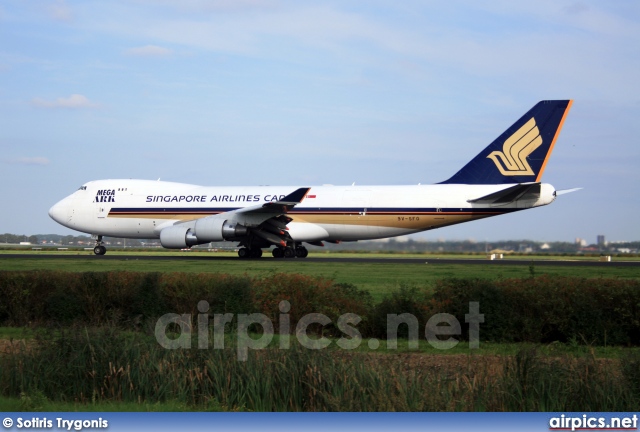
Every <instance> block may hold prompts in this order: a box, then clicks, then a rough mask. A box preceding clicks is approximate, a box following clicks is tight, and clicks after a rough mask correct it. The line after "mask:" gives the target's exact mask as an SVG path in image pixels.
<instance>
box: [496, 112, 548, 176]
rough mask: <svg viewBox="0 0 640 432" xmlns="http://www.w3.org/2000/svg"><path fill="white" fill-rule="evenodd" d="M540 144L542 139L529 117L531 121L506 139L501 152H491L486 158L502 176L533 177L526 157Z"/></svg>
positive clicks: (534, 122) (533, 121) (533, 120)
mask: <svg viewBox="0 0 640 432" xmlns="http://www.w3.org/2000/svg"><path fill="white" fill-rule="evenodd" d="M541 144H542V137H541V136H540V131H539V130H538V126H537V125H536V120H535V119H534V118H533V117H531V120H529V121H528V122H526V123H525V124H524V125H523V126H522V127H521V128H520V129H518V130H517V131H516V132H515V133H514V134H513V135H511V136H510V137H509V138H507V140H506V141H505V142H504V145H503V146H502V151H501V152H499V151H494V152H491V154H490V155H489V156H487V158H489V159H491V160H492V161H493V163H495V164H496V167H497V168H498V169H499V170H500V173H502V175H504V176H519V175H534V174H535V173H534V172H533V170H532V169H531V166H529V162H527V157H528V156H529V155H530V154H531V153H533V151H534V150H535V149H537V148H538V147H540V145H541ZM498 159H500V160H498ZM501 161H502V163H501ZM503 165H504V167H503Z"/></svg>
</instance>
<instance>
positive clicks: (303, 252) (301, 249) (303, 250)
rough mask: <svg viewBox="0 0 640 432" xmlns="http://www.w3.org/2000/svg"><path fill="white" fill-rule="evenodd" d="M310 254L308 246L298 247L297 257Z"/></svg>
mask: <svg viewBox="0 0 640 432" xmlns="http://www.w3.org/2000/svg"><path fill="white" fill-rule="evenodd" d="M307 255H309V251H308V250H307V248H306V247H303V246H300V247H297V248H296V257H298V258H306V257H307Z"/></svg>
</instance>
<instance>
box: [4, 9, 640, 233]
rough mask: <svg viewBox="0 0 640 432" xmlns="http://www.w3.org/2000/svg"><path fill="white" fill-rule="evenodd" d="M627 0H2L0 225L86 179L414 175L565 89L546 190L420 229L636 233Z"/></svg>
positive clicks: (639, 35) (632, 53)
mask: <svg viewBox="0 0 640 432" xmlns="http://www.w3.org/2000/svg"><path fill="white" fill-rule="evenodd" d="M639 76H640V3H638V2H623V1H620V2H617V1H611V2H596V1H555V0H554V1H551V0H541V1H538V2H512V1H506V0H505V1H502V0H500V1H492V2H475V1H459V2H442V1H433V2H431V1H421V2H412V1H405V2H392V1H375V0H374V1H368V2H361V1H360V2H351V1H335V2H330V1H329V2H300V1H295V2H294V1H280V0H265V1H260V0H210V1H204V0H180V1H172V0H130V1H118V0H111V1H91V0H83V1H70V0H66V1H65V0H29V1H25V0H6V1H4V2H2V3H1V4H0V150H1V154H0V176H1V177H0V178H1V180H2V181H1V182H0V194H1V196H2V200H3V205H2V213H1V216H0V231H2V232H11V233H17V234H22V233H24V234H27V235H30V234H39V233H60V234H66V233H69V232H70V231H69V230H67V229H65V228H63V227H61V226H58V225H57V224H56V223H55V222H53V221H52V220H50V219H49V217H48V215H47V210H48V209H49V207H50V206H51V205H53V204H54V203H55V202H56V201H58V200H59V199H61V198H63V197H64V196H66V195H68V194H70V193H71V192H73V191H74V190H75V189H77V188H78V187H79V186H80V185H81V184H82V183H84V182H86V181H88V180H93V179H103V178H147V179H157V178H162V179H163V180H171V181H179V182H185V183H194V184H202V185H258V184H259V185H262V184H271V185H296V186H313V185H319V184H325V183H330V184H336V185H339V184H351V183H353V182H356V184H417V183H423V184H425V183H435V182H439V181H442V180H445V179H447V178H449V177H450V176H451V175H452V174H454V173H455V172H456V171H457V170H458V169H459V168H461V167H462V166H463V165H464V164H466V162H468V161H469V160H470V159H471V158H472V157H473V156H475V155H476V154H477V153H478V152H480V151H481V150H482V149H483V148H484V147H485V146H486V145H487V144H488V143H489V142H491V141H492V140H493V139H494V138H496V137H497V136H498V135H499V134H500V133H501V132H502V131H503V130H504V129H506V128H507V127H508V126H509V125H511V123H513V122H514V121H515V120H517V119H518V118H519V117H520V116H521V115H522V114H524V113H525V112H526V111H527V110H528V109H529V108H530V107H532V106H533V105H534V104H535V103H536V102H537V101H539V100H542V99H567V98H571V99H574V104H573V107H572V109H571V112H570V113H569V116H568V118H567V121H566V123H565V127H564V129H563V131H562V133H561V135H560V138H559V140H558V142H557V144H556V147H555V150H554V153H553V156H552V158H551V159H550V162H549V163H548V165H547V169H546V172H545V176H544V177H543V181H545V182H548V183H551V184H553V185H554V186H555V187H556V188H557V189H568V188H573V187H584V189H583V190H581V191H579V192H576V193H573V194H569V195H565V196H562V197H560V198H559V199H558V200H557V201H556V202H555V203H553V204H552V205H551V206H547V207H543V208H540V209H534V210H530V211H527V212H521V213H516V214H512V215H506V216H501V217H498V218H492V219H487V220H483V221H477V222H473V223H469V224H463V225H458V226H453V227H448V228H444V229H440V230H436V231H433V232H430V233H426V234H420V235H417V236H416V238H426V239H437V238H447V239H466V238H474V239H476V240H478V241H484V240H499V239H519V238H528V239H535V240H566V241H573V240H574V239H575V238H576V237H582V238H586V239H587V240H588V241H590V242H595V237H596V235H597V234H604V235H606V237H607V239H608V240H638V239H640V225H639V224H638V222H637V221H638V215H640V199H638V191H637V187H638V185H639V184H640V174H639V170H638V166H639V165H640V146H639V145H638V139H639V138H638V137H640V121H638V119H640V86H639V85H638V77H639Z"/></svg>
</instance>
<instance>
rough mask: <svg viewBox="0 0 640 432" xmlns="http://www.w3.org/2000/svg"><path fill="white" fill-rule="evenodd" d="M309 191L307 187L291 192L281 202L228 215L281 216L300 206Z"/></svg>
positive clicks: (244, 209) (272, 202)
mask: <svg viewBox="0 0 640 432" xmlns="http://www.w3.org/2000/svg"><path fill="white" fill-rule="evenodd" d="M310 190H311V188H308V187H307V188H300V189H296V190H295V191H293V192H291V193H290V194H289V195H287V196H286V197H284V198H282V199H281V200H278V201H271V202H268V203H265V204H261V205H257V206H251V207H244V208H241V209H238V210H235V211H233V212H229V213H235V214H238V215H240V214H242V215H258V214H261V215H270V217H271V216H274V215H281V214H284V213H287V212H288V211H289V210H290V209H292V208H293V207H295V206H296V205H298V204H300V203H301V202H302V200H303V199H304V198H305V197H306V196H307V194H308V193H309V191H310Z"/></svg>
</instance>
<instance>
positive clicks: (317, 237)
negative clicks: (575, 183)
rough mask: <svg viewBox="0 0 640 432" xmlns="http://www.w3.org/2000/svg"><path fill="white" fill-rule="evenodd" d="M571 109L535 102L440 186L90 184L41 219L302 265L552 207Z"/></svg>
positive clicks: (100, 246)
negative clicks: (324, 250) (319, 249)
mask: <svg viewBox="0 0 640 432" xmlns="http://www.w3.org/2000/svg"><path fill="white" fill-rule="evenodd" d="M572 103H573V101H572V100H547V101H541V102H539V103H537V104H536V105H535V106H534V107H533V108H531V109H530V110H529V111H528V112H527V113H526V114H524V115H523V116H522V117H521V118H520V119H519V120H518V121H516V122H515V123H514V124H513V125H512V126H511V127H510V128H509V129H507V130H506V131H505V132H503V133H502V134H501V135H500V136H499V137H498V138H497V139H495V140H494V141H493V142H492V143H491V144H490V145H489V146H488V147H486V148H485V149H484V150H482V151H481V152H480V153H479V154H478V155H477V156H476V157H474V158H473V159H472V160H471V161H470V162H469V163H467V164H466V165H465V166H464V167H463V168H462V169H460V170H459V171H458V172H457V173H456V174H454V175H453V176H452V177H451V178H449V179H448V180H445V181H443V182H440V183H437V184H432V185H420V184H419V185H407V186H355V185H352V186H313V187H285V186H236V187H205V186H196V185H190V184H182V183H173V182H165V181H160V180H159V179H158V181H152V180H131V179H130V180H126V179H121V180H97V181H90V182H87V183H85V184H83V185H82V186H81V187H80V188H79V189H78V190H76V191H75V192H74V193H73V194H71V195H69V196H68V197H66V198H64V199H62V200H61V201H60V202H58V203H56V204H55V205H54V206H53V207H51V209H50V210H49V216H51V218H52V219H53V220H55V221H56V222H58V223H59V224H61V225H64V226H65V227H68V228H71V229H73V230H77V231H81V232H84V233H88V234H91V235H92V236H93V238H94V239H95V247H94V253H95V254H96V255H104V254H105V253H106V251H107V249H106V247H105V246H104V242H103V241H102V239H103V236H112V237H122V238H140V239H151V238H153V239H160V243H161V244H162V246H163V247H165V248H169V249H185V248H190V247H192V246H195V245H200V244H206V243H210V242H219V241H230V242H236V243H238V246H239V249H238V256H239V257H240V258H259V257H261V256H262V250H263V249H268V248H271V247H272V246H275V247H274V248H273V249H272V255H273V257H275V258H295V257H297V258H305V257H306V256H307V255H308V250H307V248H306V247H305V246H304V244H310V245H316V246H322V245H324V242H330V243H340V242H349V241H357V240H370V239H380V238H387V237H394V236H401V235H406V234H413V233H417V232H421V231H427V230H432V229H436V228H441V227H445V226H448V225H453V224H458V223H463V222H468V221H472V220H476V219H482V218H487V217H492V216H497V215H501V214H505V213H512V212H516V211H520V210H525V209H529V208H534V207H539V206H544V205H547V204H550V203H552V202H553V201H554V200H555V199H556V196H557V195H559V194H561V193H562V192H572V191H573V190H567V191H556V190H555V189H554V187H553V186H552V185H550V184H546V183H542V182H541V178H542V174H543V173H544V171H545V167H546V165H547V162H548V160H549V156H550V155H551V152H552V150H553V147H554V145H555V142H556V140H557V139H558V135H559V133H560V130H561V129H562V125H563V123H564V120H565V118H566V116H567V113H568V112H569V109H570V108H571V104H572Z"/></svg>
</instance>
